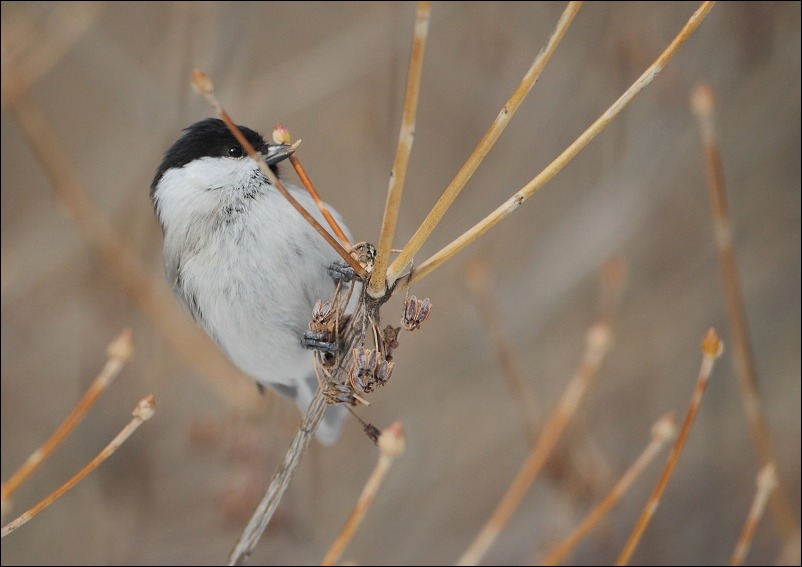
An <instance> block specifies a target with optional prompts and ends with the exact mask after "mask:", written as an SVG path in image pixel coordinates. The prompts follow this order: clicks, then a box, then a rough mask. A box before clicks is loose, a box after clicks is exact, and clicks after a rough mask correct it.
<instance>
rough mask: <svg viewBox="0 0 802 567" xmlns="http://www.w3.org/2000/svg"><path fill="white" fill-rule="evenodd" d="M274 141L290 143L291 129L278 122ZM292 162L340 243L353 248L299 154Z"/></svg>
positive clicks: (349, 248)
mask: <svg viewBox="0 0 802 567" xmlns="http://www.w3.org/2000/svg"><path fill="white" fill-rule="evenodd" d="M273 141H274V142H275V143H277V144H289V143H291V142H292V137H291V136H290V132H289V130H287V129H286V128H285V127H284V126H282V125H281V124H278V125H276V128H275V130H273ZM297 143H298V144H300V143H301V140H298V142H297ZM290 163H291V164H292V167H293V169H295V173H297V174H298V178H299V179H300V180H301V183H303V186H304V187H306V191H307V193H309V196H310V197H312V200H313V201H314V202H315V205H316V206H317V208H318V210H319V211H320V214H322V215H323V218H325V219H326V222H327V223H329V226H330V227H331V229H332V230H333V231H334V234H336V235H337V238H339V239H340V244H342V245H343V246H344V247H345V248H346V249H348V250H351V248H352V246H351V241H350V240H349V239H348V237H347V236H346V235H345V231H344V230H343V229H342V228H341V227H340V225H339V224H338V223H337V221H336V220H334V217H333V216H332V214H331V212H330V211H329V207H328V206H327V205H326V203H324V202H323V199H321V198H320V194H319V193H318V192H317V189H315V186H314V184H312V180H311V179H310V178H309V175H308V174H307V173H306V169H305V168H304V166H303V165H301V160H300V159H298V156H297V154H292V155H291V156H290Z"/></svg>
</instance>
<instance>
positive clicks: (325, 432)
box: [150, 118, 350, 444]
mask: <svg viewBox="0 0 802 567" xmlns="http://www.w3.org/2000/svg"><path fill="white" fill-rule="evenodd" d="M239 128H240V130H241V131H242V133H243V135H244V136H245V138H246V139H247V140H248V141H249V142H250V143H251V145H252V146H253V147H254V149H255V150H256V151H257V152H259V153H261V154H262V156H263V157H264V159H265V162H266V163H267V164H268V165H269V166H270V168H271V169H272V170H273V172H274V173H276V174H277V175H278V168H277V164H278V163H279V162H281V161H282V160H284V159H286V158H288V157H289V156H290V155H291V153H292V151H291V150H290V149H289V147H288V146H283V145H272V144H268V143H267V142H265V140H264V138H263V137H262V136H261V135H260V134H259V133H257V132H255V131H253V130H251V129H249V128H244V127H242V126H240V127H239ZM285 186H286V187H287V189H288V190H289V191H290V192H291V193H292V195H293V196H294V197H295V198H296V199H297V200H298V201H299V202H300V203H301V204H302V205H303V206H304V208H306V210H308V211H309V212H310V213H311V214H312V215H313V216H314V217H315V218H316V219H317V220H318V221H319V222H321V223H323V222H324V221H323V218H322V215H321V214H320V213H319V212H318V209H317V207H316V206H315V205H314V202H313V200H312V198H311V197H310V196H309V195H308V193H307V192H306V191H304V190H302V189H300V188H298V187H294V186H292V185H290V184H285ZM150 196H151V199H152V200H153V204H154V208H155V210H156V216H157V217H158V219H159V222H160V224H161V227H162V230H163V232H164V264H165V271H166V275H167V278H168V282H169V284H170V285H171V286H172V288H173V291H174V293H175V294H176V296H177V297H178V298H179V299H180V300H181V301H182V302H183V303H184V304H185V305H186V306H187V307H188V308H189V311H190V312H191V313H192V315H193V317H194V318H195V321H197V323H198V324H200V325H201V326H202V327H203V328H204V329H205V330H206V332H207V333H208V334H209V335H210V336H211V337H212V338H213V339H214V340H215V342H216V343H217V344H218V345H219V346H220V348H221V349H222V350H223V351H224V352H225V354H226V355H227V356H228V357H229V358H230V359H231V361H233V362H234V364H236V365H237V366H238V367H239V368H240V369H241V370H242V371H244V372H245V373H246V374H248V375H249V376H251V377H253V378H254V380H256V382H257V384H260V385H263V386H267V387H269V388H272V389H273V390H275V391H277V392H279V393H280V394H283V395H284V396H287V397H290V398H293V399H294V400H295V401H296V403H297V405H298V408H299V409H300V410H301V412H305V411H306V409H307V407H308V406H309V403H310V402H311V400H312V397H313V396H314V394H315V391H316V390H317V387H318V381H317V378H316V377H315V373H314V368H313V354H312V353H311V352H310V351H309V350H305V349H304V348H302V346H301V338H302V336H303V334H304V331H306V330H307V328H308V324H309V320H310V318H311V314H312V309H313V307H314V305H315V302H316V301H317V300H318V299H322V300H324V301H325V300H328V299H329V297H330V296H331V294H332V291H333V289H334V282H333V280H332V279H331V277H330V276H329V274H328V272H327V270H328V268H329V266H331V265H332V263H334V262H335V261H337V260H338V259H339V256H338V255H337V253H336V252H334V250H333V249H332V248H331V246H330V245H329V244H328V243H327V242H326V241H325V240H324V239H323V238H322V237H321V236H320V235H319V234H318V233H317V232H316V231H315V230H314V229H313V228H312V227H311V226H310V225H309V224H308V223H307V221H306V220H304V218H303V217H301V215H300V214H299V213H298V212H297V211H296V210H295V209H294V208H293V207H292V205H290V203H289V202H288V201H287V200H286V199H285V198H284V197H283V196H282V195H281V194H280V193H279V192H278V190H277V189H276V188H275V187H273V185H271V184H270V182H269V181H268V179H267V178H266V177H265V175H264V174H263V173H262V172H261V171H260V170H259V166H258V165H257V163H256V161H255V160H254V159H252V158H251V157H249V156H248V154H247V152H246V151H245V149H244V148H243V147H242V146H240V144H239V143H238V142H237V141H236V139H235V138H234V136H233V135H232V134H231V133H230V132H229V130H228V128H227V127H226V125H225V123H224V122H223V121H222V120H218V119H212V118H210V119H206V120H202V121H200V122H197V123H195V124H193V125H191V126H189V127H188V128H187V129H186V130H185V131H184V134H183V136H181V138H179V139H178V141H177V142H175V144H173V146H172V147H171V148H170V149H169V150H168V151H167V153H166V154H165V156H164V160H163V161H162V163H161V165H160V166H159V168H158V170H157V171H156V175H155V177H154V178H153V183H152V185H151V187H150ZM332 214H334V216H335V218H336V219H337V221H338V222H339V223H340V225H341V226H343V227H344V226H345V225H344V223H343V222H342V220H341V219H340V217H339V215H337V214H336V212H335V211H333V210H332ZM346 230H347V229H346ZM349 237H350V235H349ZM345 413H346V409H345V408H344V407H342V406H330V407H329V408H327V409H326V412H325V414H324V417H323V420H322V421H321V423H320V427H319V428H318V431H317V439H318V440H319V441H320V442H321V443H324V444H331V443H333V442H334V441H336V439H337V437H338V436H339V433H340V426H341V425H342V420H343V417H344V416H345Z"/></svg>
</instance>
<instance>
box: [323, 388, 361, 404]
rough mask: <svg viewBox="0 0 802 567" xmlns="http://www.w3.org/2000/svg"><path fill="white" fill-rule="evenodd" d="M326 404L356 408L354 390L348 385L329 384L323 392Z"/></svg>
mask: <svg viewBox="0 0 802 567" xmlns="http://www.w3.org/2000/svg"><path fill="white" fill-rule="evenodd" d="M323 395H324V396H325V398H326V402H327V403H329V404H348V405H350V406H355V405H356V404H357V401H358V400H357V399H356V397H355V395H354V390H353V389H352V388H351V387H350V386H347V385H346V384H335V383H333V382H329V383H328V384H327V385H326V389H325V390H324V392H323Z"/></svg>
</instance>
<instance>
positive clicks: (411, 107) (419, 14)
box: [368, 2, 432, 298]
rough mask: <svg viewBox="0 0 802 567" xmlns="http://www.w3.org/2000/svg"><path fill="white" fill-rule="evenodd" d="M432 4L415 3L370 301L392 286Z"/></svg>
mask: <svg viewBox="0 0 802 567" xmlns="http://www.w3.org/2000/svg"><path fill="white" fill-rule="evenodd" d="M431 10H432V3H431V2H418V7H417V9H416V11H415V31H414V33H413V35H412V50H411V52H410V54H409V67H408V68H407V87H406V93H405V94H404V113H403V115H402V117H401V129H400V131H399V133H398V148H397V149H396V153H395V160H394V161H393V169H392V170H390V182H389V187H388V188H387V202H386V204H385V206H384V217H383V219H382V227H381V232H380V233H379V245H378V247H377V249H376V261H375V263H374V266H373V272H371V274H370V280H369V281H368V293H369V294H370V295H371V297H374V298H380V297H383V296H384V295H385V293H387V290H388V288H390V287H392V285H388V283H390V284H392V282H388V281H387V277H386V276H387V266H388V264H389V262H390V249H391V248H392V246H393V237H394V236H395V228H396V225H397V224H398V211H399V210H400V208H401V196H402V195H403V193H404V182H405V181H406V177H407V166H408V165H409V156H410V153H411V152H412V143H413V142H414V140H415V118H416V115H417V111H418V94H419V93H420V81H421V74H422V71H423V53H424V50H425V49H426V37H427V36H428V35H429V17H430V15H431Z"/></svg>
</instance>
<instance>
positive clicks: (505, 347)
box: [465, 257, 541, 442]
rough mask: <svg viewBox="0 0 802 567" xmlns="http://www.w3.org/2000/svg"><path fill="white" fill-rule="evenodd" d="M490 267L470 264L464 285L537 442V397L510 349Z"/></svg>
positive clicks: (476, 260) (529, 433)
mask: <svg viewBox="0 0 802 567" xmlns="http://www.w3.org/2000/svg"><path fill="white" fill-rule="evenodd" d="M487 280H488V267H487V262H485V261H484V260H482V259H481V258H479V257H477V258H474V259H473V260H471V262H470V263H469V264H468V267H467V268H466V270H465V284H466V286H467V287H468V291H470V293H471V295H472V296H473V298H474V303H475V304H476V307H477V310H478V312H479V316H480V317H481V321H482V327H483V328H484V330H485V331H486V332H487V335H488V336H489V337H490V339H491V340H492V341H493V346H494V347H495V348H496V356H497V358H498V361H499V364H500V365H501V370H502V375H503V376H504V378H505V380H504V382H505V383H506V385H507V390H509V393H510V397H511V398H512V399H513V400H515V401H516V402H517V404H518V405H519V406H520V408H521V412H522V413H523V416H524V421H525V423H526V433H527V439H529V441H530V442H534V441H535V439H537V434H538V431H539V430H540V421H541V420H540V418H539V417H538V416H539V414H540V412H539V410H538V403H537V399H536V397H535V393H534V392H533V391H532V388H531V387H530V386H529V383H528V382H527V380H526V376H525V375H524V371H523V369H522V368H521V365H520V363H519V362H518V357H517V356H516V355H515V352H514V351H513V349H512V347H511V345H512V340H511V338H510V335H509V333H508V332H507V329H506V328H505V326H504V324H503V321H502V320H501V314H500V313H499V307H498V305H497V303H496V301H495V298H494V297H493V295H492V294H491V293H490V290H489V289H488V281H487Z"/></svg>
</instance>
